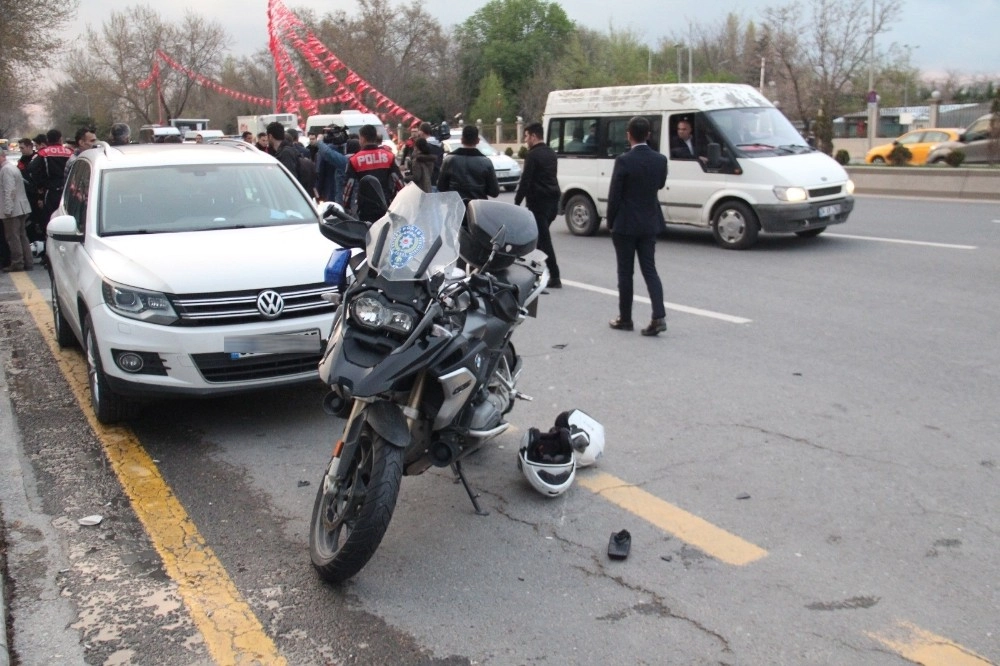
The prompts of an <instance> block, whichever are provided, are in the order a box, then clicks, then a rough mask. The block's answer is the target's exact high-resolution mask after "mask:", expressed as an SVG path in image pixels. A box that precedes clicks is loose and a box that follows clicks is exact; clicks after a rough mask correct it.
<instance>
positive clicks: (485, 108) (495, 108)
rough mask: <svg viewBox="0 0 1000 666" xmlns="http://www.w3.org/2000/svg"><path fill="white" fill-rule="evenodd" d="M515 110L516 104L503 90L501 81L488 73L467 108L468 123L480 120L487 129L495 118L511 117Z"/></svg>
mask: <svg viewBox="0 0 1000 666" xmlns="http://www.w3.org/2000/svg"><path fill="white" fill-rule="evenodd" d="M515 108H516V103H515V101H514V99H513V98H511V96H510V95H509V94H508V93H507V91H506V90H505V89H504V86H503V81H501V80H500V77H499V76H497V75H496V73H495V72H490V73H489V74H487V75H486V77H485V78H483V81H482V84H481V85H480V86H479V95H477V96H476V99H475V101H474V102H473V103H472V106H471V107H469V121H470V122H475V121H477V120H482V121H483V124H484V125H486V126H487V127H489V126H491V125H492V124H493V122H494V121H495V120H496V119H497V118H508V119H509V118H511V117H513V116H514V115H515V113H514V109H515Z"/></svg>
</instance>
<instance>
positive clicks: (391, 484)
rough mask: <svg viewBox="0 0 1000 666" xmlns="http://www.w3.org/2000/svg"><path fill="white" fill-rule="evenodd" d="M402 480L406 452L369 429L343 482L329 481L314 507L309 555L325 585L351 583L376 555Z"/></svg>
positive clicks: (361, 440) (363, 432)
mask: <svg viewBox="0 0 1000 666" xmlns="http://www.w3.org/2000/svg"><path fill="white" fill-rule="evenodd" d="M359 418H363V415H359ZM330 464H331V465H333V464H336V462H335V461H333V460H331V463H330ZM331 475H332V471H331ZM402 476H403V449H401V448H399V447H396V446H393V445H392V444H390V443H389V442H387V441H386V440H385V439H383V438H382V437H380V436H379V435H378V434H377V433H376V432H375V431H374V430H372V428H371V427H370V426H369V425H368V424H365V425H364V426H363V428H362V431H361V434H360V436H359V442H358V447H357V448H356V450H355V452H354V459H353V460H351V463H350V469H349V471H348V473H347V475H346V476H345V477H344V480H343V481H342V482H336V481H334V482H333V483H332V484H331V485H330V487H329V488H325V487H324V486H325V485H326V483H325V476H324V482H321V483H320V488H319V492H318V493H317V494H316V502H315V504H313V512H312V520H311V522H310V526H309V554H310V557H311V558H312V563H313V566H314V567H315V568H316V571H317V572H318V573H319V575H320V576H321V577H322V578H323V579H324V580H326V581H329V582H331V583H340V582H342V581H345V580H347V579H348V578H350V577H351V576H353V575H354V574H356V573H358V572H359V571H361V569H362V568H363V567H364V566H365V564H367V563H368V560H370V559H371V557H372V555H374V554H375V550H376V549H377V548H378V546H379V544H380V543H381V542H382V537H383V536H385V531H386V530H387V529H388V528H389V520H391V519H392V512H393V509H395V507H396V497H397V496H398V495H399V483H400V479H401V478H402Z"/></svg>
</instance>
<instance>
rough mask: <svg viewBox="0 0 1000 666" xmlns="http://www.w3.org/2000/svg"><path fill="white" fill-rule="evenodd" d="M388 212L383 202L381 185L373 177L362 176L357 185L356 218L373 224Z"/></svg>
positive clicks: (387, 207)
mask: <svg viewBox="0 0 1000 666" xmlns="http://www.w3.org/2000/svg"><path fill="white" fill-rule="evenodd" d="M387 210H389V204H387V203H386V202H385V192H383V191H382V184H381V183H380V182H379V181H378V178H376V177H375V176H364V177H362V178H361V182H360V183H358V217H360V218H361V219H362V220H364V221H366V222H374V221H375V220H377V219H379V218H380V217H382V216H383V215H385V212H386V211H387Z"/></svg>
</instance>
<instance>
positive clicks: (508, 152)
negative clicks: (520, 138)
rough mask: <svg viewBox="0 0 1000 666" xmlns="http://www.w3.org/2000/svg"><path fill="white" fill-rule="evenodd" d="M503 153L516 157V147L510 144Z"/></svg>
mask: <svg viewBox="0 0 1000 666" xmlns="http://www.w3.org/2000/svg"><path fill="white" fill-rule="evenodd" d="M503 154H504V155H506V156H507V157H514V149H513V148H511V147H510V146H507V150H505V151H503Z"/></svg>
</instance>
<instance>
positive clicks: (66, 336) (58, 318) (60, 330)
mask: <svg viewBox="0 0 1000 666" xmlns="http://www.w3.org/2000/svg"><path fill="white" fill-rule="evenodd" d="M52 322H53V326H54V328H55V333H56V343H57V344H58V345H59V348H60V349H66V348H67V347H72V346H73V345H75V344H76V336H75V335H73V329H71V328H70V327H69V322H68V321H66V317H64V316H63V313H62V306H61V305H60V304H59V292H58V291H56V283H55V281H54V280H53V281H52Z"/></svg>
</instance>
